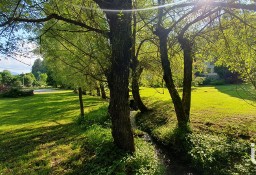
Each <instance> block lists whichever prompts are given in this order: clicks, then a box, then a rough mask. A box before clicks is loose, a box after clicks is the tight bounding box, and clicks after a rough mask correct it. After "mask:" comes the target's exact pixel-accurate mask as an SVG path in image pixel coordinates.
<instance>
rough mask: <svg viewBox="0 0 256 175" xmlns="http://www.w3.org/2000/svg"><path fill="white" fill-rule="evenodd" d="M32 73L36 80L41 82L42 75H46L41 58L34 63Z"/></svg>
mask: <svg viewBox="0 0 256 175" xmlns="http://www.w3.org/2000/svg"><path fill="white" fill-rule="evenodd" d="M31 73H32V74H33V75H34V76H35V78H36V80H40V74H42V73H46V67H45V65H44V62H43V61H42V60H41V59H40V58H37V59H36V60H35V61H34V64H33V66H32V72H31Z"/></svg>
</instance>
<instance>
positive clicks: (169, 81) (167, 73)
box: [155, 27, 189, 128]
mask: <svg viewBox="0 0 256 175" xmlns="http://www.w3.org/2000/svg"><path fill="white" fill-rule="evenodd" d="M155 34H156V35H157V36H158V37H159V41H160V57H161V63H162V68H163V72H164V76H163V79H164V81H165V83H166V87H167V89H168V91H169V93H170V95H171V98H172V101H173V104H174V108H175V112H176V116H177V120H178V127H180V128H186V126H187V124H188V122H189V118H188V117H187V115H186V114H185V110H184V107H183V103H182V100H181V98H180V95H179V93H178V91H177V89H176V88H175V84H174V81H173V76H172V71H171V67H170V61H169V59H168V49H167V37H168V34H169V31H168V30H166V29H164V28H161V27H159V28H158V29H157V30H156V31H155Z"/></svg>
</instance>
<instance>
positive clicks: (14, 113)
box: [0, 93, 103, 125]
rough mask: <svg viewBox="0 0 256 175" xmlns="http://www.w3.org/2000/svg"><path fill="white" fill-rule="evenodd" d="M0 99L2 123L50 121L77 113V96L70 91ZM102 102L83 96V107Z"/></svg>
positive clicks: (0, 120)
mask: <svg viewBox="0 0 256 175" xmlns="http://www.w3.org/2000/svg"><path fill="white" fill-rule="evenodd" d="M1 101H4V103H2V104H1V106H0V112H1V111H3V112H2V116H1V117H0V123H1V124H2V125H22V124H27V123H36V122H50V121H56V120H60V119H63V118H65V117H66V116H65V115H69V116H77V115H78V114H79V100H78V96H77V95H76V94H72V93H55V94H36V95H35V96H32V97H24V98H19V99H13V98H2V99H0V102H1ZM102 103H103V101H102V100H100V99H98V98H95V97H89V96H86V97H85V98H84V106H85V108H86V107H93V106H97V105H100V104H102ZM31 107H33V108H31ZM6 109H8V111H6Z"/></svg>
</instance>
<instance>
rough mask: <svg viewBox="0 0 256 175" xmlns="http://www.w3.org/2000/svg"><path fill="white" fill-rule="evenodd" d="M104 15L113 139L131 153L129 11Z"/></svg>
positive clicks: (124, 5)
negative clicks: (108, 59) (109, 47)
mask: <svg viewBox="0 0 256 175" xmlns="http://www.w3.org/2000/svg"><path fill="white" fill-rule="evenodd" d="M100 2H102V1H100ZM101 5H102V4H101ZM103 7H104V6H103ZM106 7H108V5H106ZM111 8H113V9H131V8H132V2H131V0H123V1H119V0H115V1H114V2H113V3H111ZM106 15H107V18H108V22H109V27H110V44H111V46H112V57H111V68H110V72H109V75H108V84H109V89H110V103H109V114H110V116H111V120H112V135H113V138H114V143H115V144H116V145H117V146H118V147H119V148H121V149H123V150H125V151H127V152H130V153H132V152H134V151H135V146H134V138H133V132H132V127H131V123H130V109H129V90H128V84H129V82H128V79H129V67H130V58H131V46H132V40H131V13H121V12H120V13H112V12H106Z"/></svg>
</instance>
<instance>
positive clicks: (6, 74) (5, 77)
mask: <svg viewBox="0 0 256 175" xmlns="http://www.w3.org/2000/svg"><path fill="white" fill-rule="evenodd" d="M0 77H1V78H0V79H1V84H3V85H6V86H10V85H11V84H12V80H13V76H12V74H11V72H10V71H8V70H4V71H3V72H0Z"/></svg>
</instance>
